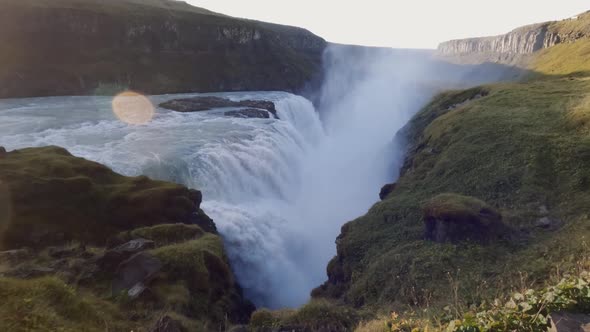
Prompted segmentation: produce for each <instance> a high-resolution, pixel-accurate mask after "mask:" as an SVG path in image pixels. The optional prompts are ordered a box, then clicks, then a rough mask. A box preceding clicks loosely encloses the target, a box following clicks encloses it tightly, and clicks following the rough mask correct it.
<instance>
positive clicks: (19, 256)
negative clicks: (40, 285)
mask: <svg viewBox="0 0 590 332" xmlns="http://www.w3.org/2000/svg"><path fill="white" fill-rule="evenodd" d="M30 257H31V251H30V250H29V249H15V250H7V251H1V252H0V263H11V264H14V263H18V262H20V261H22V260H25V259H28V258H30Z"/></svg>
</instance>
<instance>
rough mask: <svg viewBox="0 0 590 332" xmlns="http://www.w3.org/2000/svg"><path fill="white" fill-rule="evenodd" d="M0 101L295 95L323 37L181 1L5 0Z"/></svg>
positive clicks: (317, 58) (314, 67) (315, 66)
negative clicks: (127, 93) (125, 94)
mask: <svg viewBox="0 0 590 332" xmlns="http://www.w3.org/2000/svg"><path fill="white" fill-rule="evenodd" d="M0 41H2V44H3V47H2V48H1V49H0V60H1V61H2V63H3V66H2V68H0V98H7V97H25V96H46V95H80V94H110V93H116V92H119V91H121V90H124V89H135V90H139V91H141V92H144V93H148V94H159V93H171V92H189V91H190V92H192V91H194V92H210V91H241V90H286V91H298V90H300V89H302V88H303V87H304V86H305V84H306V83H307V82H309V81H310V80H311V79H312V77H313V75H314V73H316V72H318V70H319V67H320V65H321V56H322V52H323V50H324V48H325V41H324V40H323V39H322V38H320V37H317V36H315V35H314V34H312V33H310V32H309V31H306V30H304V29H300V28H294V27H287V26H281V25H276V24H269V23H263V22H257V21H251V20H245V19H237V18H232V17H229V16H225V15H221V14H216V13H213V12H210V11H207V10H205V9H201V8H196V7H192V6H190V5H188V4H186V3H184V2H175V1H167V0H150V1H136V0H123V1H113V0H109V1H98V0H57V1H34V0H24V1H23V0H18V1H17V0H3V1H2V11H1V12H0Z"/></svg>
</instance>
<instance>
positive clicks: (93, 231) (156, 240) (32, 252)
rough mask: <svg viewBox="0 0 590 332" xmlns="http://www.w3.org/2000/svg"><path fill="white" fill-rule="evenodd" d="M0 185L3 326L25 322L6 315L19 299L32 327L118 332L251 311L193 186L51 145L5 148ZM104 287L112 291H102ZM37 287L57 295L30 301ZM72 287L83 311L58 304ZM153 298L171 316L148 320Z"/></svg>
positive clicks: (228, 318) (181, 325)
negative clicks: (133, 173)
mask: <svg viewBox="0 0 590 332" xmlns="http://www.w3.org/2000/svg"><path fill="white" fill-rule="evenodd" d="M0 184H3V185H4V186H3V188H2V189H3V190H4V189H6V190H7V191H8V193H9V195H4V194H3V193H1V192H0V194H1V195H0V203H1V204H2V205H1V206H0V207H2V206H4V205H8V207H9V208H10V209H11V211H9V212H10V214H9V215H8V218H4V217H3V218H0V248H6V249H11V250H9V251H2V252H0V294H1V295H2V296H1V297H2V303H1V304H0V311H2V312H3V315H2V318H3V319H2V320H0V330H2V331H4V330H6V331H18V330H23V329H26V328H25V326H24V325H23V324H26V323H25V322H24V321H23V320H17V321H11V320H7V319H6V317H18V316H19V315H18V314H17V312H20V310H21V309H19V308H20V307H19V306H18V305H16V304H15V303H21V302H22V299H23V298H27V299H28V301H31V306H29V307H28V309H27V312H28V313H30V315H31V316H33V317H39V322H38V323H37V324H38V325H35V326H34V327H33V328H32V329H34V330H55V329H56V328H57V329H61V328H63V329H64V330H72V331H75V330H92V331H94V330H102V329H104V327H105V325H104V324H105V322H108V324H109V329H111V328H112V329H113V330H117V331H131V330H138V331H147V330H149V328H151V327H153V329H154V330H156V331H175V330H178V329H180V330H182V331H184V330H191V331H192V330H196V329H197V328H196V327H195V325H197V323H195V322H199V324H201V325H200V326H202V325H206V326H208V327H209V328H210V329H212V330H225V329H226V327H227V324H228V323H232V324H243V323H246V322H247V321H248V319H249V317H250V314H251V313H252V312H253V311H254V309H255V307H254V306H253V304H252V303H250V302H249V301H248V300H246V299H245V298H244V297H243V294H242V289H241V287H240V286H239V284H238V283H237V281H236V279H235V276H234V274H233V272H232V269H231V267H230V265H229V260H228V259H227V257H226V255H225V250H224V246H223V241H222V239H221V237H220V236H219V234H217V230H216V227H215V224H214V223H213V221H212V220H211V219H210V218H209V217H208V216H207V215H206V214H205V213H204V212H203V211H202V210H201V209H200V203H201V193H200V192H198V191H195V190H189V189H188V188H186V187H183V186H180V185H177V184H173V183H167V182H161V181H154V180H151V179H148V178H146V177H136V178H133V177H125V176H122V175H119V174H116V173H114V172H113V171H112V170H110V169H109V168H107V167H105V166H103V165H100V164H98V163H95V162H91V161H88V160H85V159H82V158H77V157H74V156H72V155H71V154H69V152H67V151H66V150H65V149H62V148H58V147H44V148H29V149H22V150H14V151H10V152H8V153H7V154H6V156H5V158H2V159H0ZM0 212H4V209H0ZM200 225H203V227H204V228H201V227H200ZM21 248H23V249H21ZM24 248H31V249H24ZM38 278H44V279H38ZM109 288H110V289H111V291H112V297H110V298H108V299H103V295H104V294H105V291H108V289H109ZM17 289H19V290H21V292H29V290H32V291H30V293H26V295H18V294H16V293H15V292H14V291H15V290H17ZM62 290H64V294H65V295H64V294H61V293H62ZM54 292H59V293H60V294H58V295H55V294H54ZM54 295H55V296H54ZM44 296H48V297H49V298H50V299H51V301H53V300H56V299H57V300H59V301H63V303H53V302H51V304H48V305H44V304H40V303H47V302H44V301H46V300H45V298H44ZM64 296H66V297H64ZM71 297H74V298H75V299H76V300H78V302H80V303H81V304H78V306H82V307H81V309H80V312H82V314H75V315H72V312H73V311H72V310H71V309H70V310H69V311H63V310H61V308H62V307H63V306H65V305H69V304H70V303H77V302H73V301H74V299H72V298H71ZM99 297H100V298H101V299H100V300H98V298H99ZM60 299H61V300H60ZM38 304H40V307H37V305H38ZM48 307H50V308H57V309H58V310H57V312H48V311H47V308H48ZM138 307H141V308H142V310H141V312H138V311H137V310H136V309H137V308H138ZM41 308H42V309H41ZM105 308H107V309H105ZM162 308H166V313H167V314H170V315H171V317H174V319H175V321H174V322H173V323H172V322H171V321H169V320H163V321H161V322H158V324H156V325H155V326H154V318H155V317H158V316H159V315H161V314H162V311H161V310H162ZM4 313H6V314H4ZM95 316H100V319H94V318H93V317H95ZM176 320H178V321H176ZM187 322H188V323H187ZM44 324H46V325H44ZM71 324H76V326H71ZM30 327H31V326H30V325H27V328H30ZM66 327H68V328H66Z"/></svg>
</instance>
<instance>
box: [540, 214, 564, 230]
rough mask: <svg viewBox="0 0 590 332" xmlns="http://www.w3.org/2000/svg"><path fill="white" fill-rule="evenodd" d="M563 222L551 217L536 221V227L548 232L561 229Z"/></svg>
mask: <svg viewBox="0 0 590 332" xmlns="http://www.w3.org/2000/svg"><path fill="white" fill-rule="evenodd" d="M561 225H562V222H561V220H559V219H554V218H551V217H543V218H540V219H538V220H537V221H535V227H538V228H542V229H546V230H556V229H558V228H559V227H561Z"/></svg>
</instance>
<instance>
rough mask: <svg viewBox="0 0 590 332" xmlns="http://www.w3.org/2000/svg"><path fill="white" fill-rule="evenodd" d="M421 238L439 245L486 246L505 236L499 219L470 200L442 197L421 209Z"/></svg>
mask: <svg viewBox="0 0 590 332" xmlns="http://www.w3.org/2000/svg"><path fill="white" fill-rule="evenodd" d="M423 212H424V225H425V232H424V237H425V238H426V239H428V240H430V241H435V242H439V243H444V242H452V243H458V242H462V241H474V242H477V243H481V244H487V243H491V242H495V241H498V240H500V239H502V237H504V236H506V235H507V234H508V229H507V227H506V226H505V225H504V223H502V215H501V214H500V213H499V212H498V211H496V209H494V208H492V207H490V206H489V205H487V204H486V203H485V202H483V201H480V200H478V199H476V198H473V197H468V196H461V195H456V194H441V195H438V196H436V197H434V198H432V199H431V200H430V201H428V202H427V203H426V204H425V205H424V210H423Z"/></svg>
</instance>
